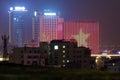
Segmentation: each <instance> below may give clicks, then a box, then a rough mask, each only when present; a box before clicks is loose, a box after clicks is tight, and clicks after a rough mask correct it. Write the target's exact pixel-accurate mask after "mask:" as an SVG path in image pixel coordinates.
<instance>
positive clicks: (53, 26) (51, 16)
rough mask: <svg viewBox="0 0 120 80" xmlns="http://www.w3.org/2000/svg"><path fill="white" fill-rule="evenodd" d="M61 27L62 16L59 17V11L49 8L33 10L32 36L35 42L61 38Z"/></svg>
mask: <svg viewBox="0 0 120 80" xmlns="http://www.w3.org/2000/svg"><path fill="white" fill-rule="evenodd" d="M62 27H63V18H61V17H60V14H59V13H56V12H54V11H51V10H44V12H40V11H35V12H34V18H33V27H32V36H33V39H34V40H35V41H36V42H37V43H39V42H50V41H51V40H55V39H62V38H63V34H62Z"/></svg>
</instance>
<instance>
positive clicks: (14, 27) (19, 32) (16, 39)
mask: <svg viewBox="0 0 120 80" xmlns="http://www.w3.org/2000/svg"><path fill="white" fill-rule="evenodd" d="M8 12H9V42H10V43H11V44H13V45H15V46H19V47H21V46H23V45H24V42H25V40H24V35H25V33H24V28H25V18H26V17H25V15H26V12H27V10H26V9H25V7H19V6H16V7H10V10H9V11H8Z"/></svg>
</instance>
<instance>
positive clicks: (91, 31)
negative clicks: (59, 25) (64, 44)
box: [63, 22, 99, 54]
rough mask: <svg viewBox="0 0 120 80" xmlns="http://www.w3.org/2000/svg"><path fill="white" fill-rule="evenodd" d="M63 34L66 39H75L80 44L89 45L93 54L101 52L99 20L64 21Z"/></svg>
mask: <svg viewBox="0 0 120 80" xmlns="http://www.w3.org/2000/svg"><path fill="white" fill-rule="evenodd" d="M63 35H64V39H65V40H70V39H72V40H73V39H74V40H76V42H77V44H78V46H84V47H89V48H90V49H91V51H92V54H96V53H98V52H99V23H98V22H64V26H63Z"/></svg>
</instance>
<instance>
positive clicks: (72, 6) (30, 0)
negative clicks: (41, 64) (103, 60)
mask: <svg viewBox="0 0 120 80" xmlns="http://www.w3.org/2000/svg"><path fill="white" fill-rule="evenodd" d="M12 5H24V6H26V7H27V9H28V10H29V13H30V10H33V9H40V10H42V9H52V10H56V11H60V13H61V16H62V17H64V18H65V21H68V20H74V21H76V20H79V21H98V22H99V23H100V44H102V45H103V44H104V45H120V37H119V32H120V0H0V35H1V34H4V33H8V9H9V7H10V6H12ZM29 16H31V15H30V14H29ZM29 16H27V17H28V18H29V20H28V22H29V23H30V20H31V18H30V17H29ZM26 28H29V31H28V29H26V30H27V32H28V34H31V33H30V32H31V24H28V25H27V27H26ZM28 34H26V36H28V38H29V39H30V36H29V35H28Z"/></svg>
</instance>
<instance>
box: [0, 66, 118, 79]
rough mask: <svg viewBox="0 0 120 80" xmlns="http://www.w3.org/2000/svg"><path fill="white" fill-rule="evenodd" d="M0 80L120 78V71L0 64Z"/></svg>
mask: <svg viewBox="0 0 120 80" xmlns="http://www.w3.org/2000/svg"><path fill="white" fill-rule="evenodd" d="M0 80H120V73H114V72H105V71H97V70H80V69H63V68H41V67H28V66H18V65H17V66H16V65H0Z"/></svg>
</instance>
